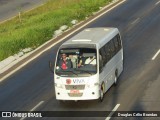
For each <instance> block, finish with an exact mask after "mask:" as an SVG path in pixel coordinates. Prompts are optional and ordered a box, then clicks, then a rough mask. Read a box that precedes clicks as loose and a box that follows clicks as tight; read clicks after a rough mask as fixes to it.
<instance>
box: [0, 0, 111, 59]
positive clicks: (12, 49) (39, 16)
mask: <svg viewBox="0 0 160 120" xmlns="http://www.w3.org/2000/svg"><path fill="white" fill-rule="evenodd" d="M111 1H112V0H49V1H48V2H47V3H46V4H45V5H43V6H41V7H38V8H36V9H34V10H32V11H30V12H27V13H21V20H20V19H19V17H18V16H17V17H16V18H14V19H12V20H9V21H7V22H5V23H2V24H0V61H1V60H3V59H5V58H7V57H8V56H10V55H14V54H16V53H18V52H19V51H20V50H21V49H24V48H28V47H31V48H33V49H34V48H36V47H38V46H40V45H41V44H43V43H44V42H46V41H48V40H50V39H51V38H52V37H53V33H54V31H55V30H57V29H59V27H60V26H62V25H68V26H71V23H70V22H71V20H73V19H76V20H78V21H81V20H83V19H85V17H88V16H90V15H92V12H95V11H98V10H99V7H102V6H105V5H106V4H108V3H109V2H111Z"/></svg>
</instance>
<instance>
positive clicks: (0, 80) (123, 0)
mask: <svg viewBox="0 0 160 120" xmlns="http://www.w3.org/2000/svg"><path fill="white" fill-rule="evenodd" d="M125 1H126V0H122V1H121V2H119V3H118V4H116V5H115V6H113V7H111V8H109V9H108V10H106V11H104V12H103V13H101V14H99V15H98V16H96V17H95V18H93V19H91V20H90V21H88V22H87V23H85V24H83V25H82V26H81V27H79V28H77V29H76V30H74V31H72V32H71V33H69V34H68V35H66V36H64V37H63V38H61V39H59V40H58V41H57V42H55V43H54V44H52V45H50V46H49V47H48V48H46V49H44V50H43V51H41V52H40V53H38V54H37V55H35V56H34V57H32V58H31V59H30V60H28V61H26V62H25V63H23V64H22V65H20V66H19V67H17V68H16V69H14V70H13V71H11V72H10V73H8V74H7V75H5V76H4V77H2V78H1V79H0V82H2V81H3V80H4V79H6V78H7V77H9V76H10V75H12V74H13V73H15V72H16V71H18V70H19V69H21V68H22V67H24V66H25V65H27V64H28V63H29V62H31V61H33V60H34V59H36V58H37V57H39V56H40V55H41V54H42V53H44V52H46V51H47V50H49V49H51V48H52V47H53V46H55V45H56V44H58V43H60V42H61V41H63V40H64V39H66V38H67V37H69V36H71V35H72V34H74V33H75V32H77V31H78V30H80V29H82V28H83V27H85V26H87V25H88V24H90V23H91V22H93V21H94V20H96V19H98V18H100V17H101V16H103V15H104V14H106V13H107V12H109V11H111V10H112V9H114V8H115V7H117V6H119V5H120V4H122V3H124V2H125ZM110 5H112V4H110ZM110 5H109V6H110ZM109 6H106V7H104V9H106V8H108V7H109ZM99 12H101V10H100V11H99ZM77 25H78V24H77ZM51 40H53V39H51ZM51 40H50V41H51ZM50 41H48V42H47V43H49V42H50ZM47 43H46V44H47ZM44 45H45V43H44V44H43V45H42V46H40V47H38V48H37V49H36V50H38V49H40V48H41V47H43V46H44ZM36 50H35V51H36Z"/></svg>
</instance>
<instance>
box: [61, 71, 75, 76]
mask: <svg viewBox="0 0 160 120" xmlns="http://www.w3.org/2000/svg"><path fill="white" fill-rule="evenodd" d="M62 71H63V72H71V73H73V74H75V75H77V76H78V74H76V73H75V72H73V71H66V70H62Z"/></svg>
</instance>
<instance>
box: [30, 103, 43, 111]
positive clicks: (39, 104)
mask: <svg viewBox="0 0 160 120" xmlns="http://www.w3.org/2000/svg"><path fill="white" fill-rule="evenodd" d="M43 103H44V101H41V102H39V103H38V104H37V105H36V106H35V107H34V108H32V109H31V110H30V112H32V111H34V110H36V109H37V108H38V107H39V106H41V105H42V104H43Z"/></svg>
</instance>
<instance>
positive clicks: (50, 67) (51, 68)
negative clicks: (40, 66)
mask: <svg viewBox="0 0 160 120" xmlns="http://www.w3.org/2000/svg"><path fill="white" fill-rule="evenodd" d="M49 69H50V71H51V72H52V73H53V74H54V70H53V64H52V62H51V61H49Z"/></svg>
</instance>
